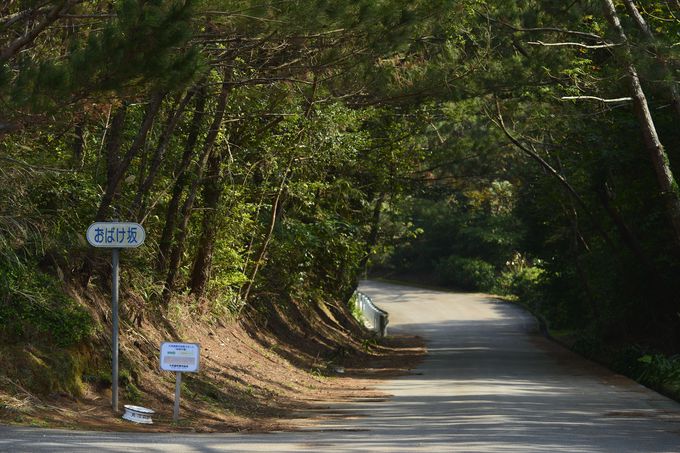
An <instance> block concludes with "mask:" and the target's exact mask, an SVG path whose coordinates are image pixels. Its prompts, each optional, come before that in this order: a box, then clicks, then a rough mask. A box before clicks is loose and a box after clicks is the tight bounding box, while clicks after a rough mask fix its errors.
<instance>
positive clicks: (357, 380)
mask: <svg viewBox="0 0 680 453" xmlns="http://www.w3.org/2000/svg"><path fill="white" fill-rule="evenodd" d="M128 306H134V304H130V305H128ZM183 306H185V305H183V304H178V305H177V307H176V310H175V312H174V315H172V318H173V319H172V321H168V320H167V319H163V320H160V319H157V320H156V321H153V322H152V320H150V319H146V320H143V321H141V320H140V318H139V317H138V316H136V315H135V314H134V313H133V310H132V311H131V310H128V311H124V313H123V320H124V321H123V323H122V325H121V335H120V356H121V362H120V363H121V366H120V368H121V373H120V375H121V379H120V380H119V382H120V408H121V410H122V408H123V405H125V404H134V405H140V406H144V407H148V408H151V409H153V410H154V411H156V414H155V415H154V424H153V425H136V424H132V423H130V422H127V421H124V420H122V419H121V418H120V414H114V413H113V412H112V410H111V407H110V402H111V386H110V364H109V363H108V360H109V358H110V353H108V351H107V352H106V353H104V352H102V353H101V354H99V357H98V358H94V359H92V360H86V361H87V362H89V363H85V364H84V365H83V371H82V375H81V376H79V377H80V379H77V380H78V381H79V382H77V385H78V387H79V391H77V392H65V391H59V390H57V391H54V392H51V393H48V394H39V393H36V392H35V391H32V390H31V386H30V382H28V381H27V379H28V378H26V376H28V375H25V376H24V377H22V371H21V369H20V368H21V367H20V366H18V367H15V368H14V372H13V373H5V374H0V422H2V423H18V424H28V425H37V426H50V427H65V428H74V429H75V428H77V429H95V430H115V431H121V430H129V431H183V432H233V431H271V430H288V429H295V427H297V426H300V425H301V424H305V423H308V422H309V421H310V420H313V419H315V418H319V417H330V416H332V411H324V409H325V408H328V405H329V403H332V402H335V401H347V400H350V399H352V398H370V397H381V396H384V395H380V394H378V393H376V392H375V391H374V390H372V389H373V388H374V386H375V385H376V384H377V383H378V381H379V380H381V379H384V378H388V377H392V376H396V375H399V374H403V373H407V372H408V370H410V369H412V368H413V367H415V366H416V365H417V363H418V362H419V360H420V358H421V357H422V355H423V354H424V346H423V342H422V341H421V339H420V338H418V337H390V338H387V339H384V340H375V339H373V338H372V337H370V336H369V335H367V334H366V333H365V332H364V333H363V334H362V333H361V331H360V329H359V328H358V326H357V325H356V324H353V322H352V321H351V320H350V319H349V318H347V317H346V313H347V312H346V310H344V309H343V308H342V307H338V306H337V305H336V306H333V305H326V304H315V305H314V306H313V307H310V306H305V307H301V306H299V305H298V304H287V305H286V306H285V309H283V308H275V309H270V310H269V314H268V315H267V316H266V317H265V316H254V315H250V316H248V315H245V316H243V317H242V318H241V319H240V320H238V321H237V320H231V321H229V322H224V321H222V322H217V321H214V319H213V320H210V318H209V317H208V316H206V315H205V314H201V313H200V309H197V308H196V307H194V308H193V309H188V308H180V307H183ZM272 306H274V307H276V305H272ZM104 312H105V308H104V306H102V310H101V313H99V315H101V316H102V321H103V325H104V330H105V332H102V334H101V335H100V338H99V341H98V343H99V344H97V345H96V346H93V348H92V349H94V350H95V352H93V350H89V351H88V352H87V354H90V355H92V354H95V355H97V353H96V349H98V348H104V349H106V347H107V346H108V345H107V344H106V342H107V341H106V339H107V338H108V335H109V334H108V332H110V330H108V329H109V328H110V327H108V326H109V324H107V323H106V321H107V319H106V316H105V315H104ZM133 320H134V322H132V321H133ZM159 326H163V327H159ZM163 341H186V342H195V343H200V345H201V364H200V370H199V372H198V373H185V374H184V375H183V381H182V399H181V409H180V418H181V420H180V421H179V422H178V423H173V421H172V409H173V398H174V385H175V375H174V373H171V372H163V371H160V370H159V364H158V361H159V358H158V355H159V349H160V344H161V342H163ZM2 347H3V346H0V348H2ZM32 348H34V347H33V346H32V345H18V346H17V345H15V346H13V349H11V350H12V351H13V352H12V357H13V358H15V359H16V358H17V357H23V356H25V355H26V354H28V355H30V356H36V355H38V356H39V354H36V353H34V352H35V351H32ZM4 350H5V352H7V351H10V349H8V348H5V349H4ZM87 354H85V355H83V354H81V355H80V357H87ZM10 360H11V359H10ZM97 367H99V371H94V369H95V368H97ZM106 372H108V373H109V374H108V379H109V381H108V382H107V379H106ZM34 374H35V373H34ZM34 377H35V376H34Z"/></svg>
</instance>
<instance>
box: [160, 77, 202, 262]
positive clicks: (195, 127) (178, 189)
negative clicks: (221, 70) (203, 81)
mask: <svg viewBox="0 0 680 453" xmlns="http://www.w3.org/2000/svg"><path fill="white" fill-rule="evenodd" d="M198 96H199V97H198V99H197V100H196V106H195V110H194V115H193V118H192V119H191V126H190V127H189V135H188V136H187V140H186V142H185V144H184V154H183V155H182V160H181V161H180V163H179V165H178V166H177V169H176V170H175V175H176V176H175V178H176V179H175V184H174V186H173V188H172V197H171V198H170V203H169V204H168V208H167V210H166V212H165V223H164V225H163V232H162V233H161V239H160V241H159V242H158V257H157V259H156V269H157V270H159V271H163V270H165V266H166V264H167V261H168V258H169V255H170V248H171V247H172V237H173V235H174V234H175V225H176V223H177V214H178V210H179V203H180V200H181V198H182V193H184V187H186V185H187V183H188V181H189V175H188V174H187V169H188V168H189V165H190V164H191V158H192V157H193V155H194V149H195V148H196V143H197V142H198V134H199V133H200V130H201V123H202V122H203V118H204V117H205V111H204V110H205V102H206V94H205V89H204V88H201V92H200V93H199V95H198Z"/></svg>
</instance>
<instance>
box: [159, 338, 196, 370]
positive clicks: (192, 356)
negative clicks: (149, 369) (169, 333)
mask: <svg viewBox="0 0 680 453" xmlns="http://www.w3.org/2000/svg"><path fill="white" fill-rule="evenodd" d="M200 357H201V345H200V344H198V343H177V342H172V341H164V342H163V343H161V357H160V365H161V370H163V371H179V372H180V373H197V372H198V369H199V364H200ZM173 359H175V360H174V361H173Z"/></svg>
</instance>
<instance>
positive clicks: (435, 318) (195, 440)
mask: <svg viewBox="0 0 680 453" xmlns="http://www.w3.org/2000/svg"><path fill="white" fill-rule="evenodd" d="M362 290H363V291H364V292H366V293H368V294H369V295H371V296H372V298H373V300H374V301H375V302H376V304H378V305H379V306H381V307H382V308H384V309H386V310H387V311H388V312H389V313H390V326H389V329H388V330H389V332H391V333H394V332H397V331H400V332H408V333H412V334H413V333H415V334H419V335H422V336H423V337H425V338H426V340H427V343H428V349H429V353H428V356H427V358H426V360H425V361H424V363H423V364H422V365H421V366H420V367H419V368H418V369H417V370H415V371H414V372H413V373H412V374H411V375H408V376H405V377H402V378H399V379H396V380H394V381H390V382H387V383H385V384H384V385H382V386H381V389H382V390H383V391H385V392H387V393H389V394H391V395H393V397H391V398H388V399H386V400H383V401H370V402H369V401H366V402H351V403H347V404H344V405H341V406H338V407H335V408H334V412H339V413H343V414H344V415H345V417H342V418H338V419H336V420H333V421H326V422H324V423H323V424H320V425H317V426H315V427H313V428H309V429H305V430H304V431H301V432H294V433H272V434H254V435H237V434H217V435H216V434H204V435H173V434H153V435H150V434H129V433H87V432H71V431H58V430H42V429H29V428H11V427H0V451H11V452H22V451H30V452H34V451H40V452H62V451H64V452H65V451H69V452H71V451H83V452H84V451H87V452H99V453H106V452H119V451H126V452H138V451H143V452H148V451H151V452H201V453H212V452H219V451H239V452H240V451H244V452H247V451H277V452H293V451H319V452H320V451H323V452H340V451H362V452H369V451H371V452H415V451H428V452H431V451H442V452H458V451H460V452H522V453H525V452H526V453H528V452H582V453H588V452H617V453H618V452H680V404H677V403H675V402H673V401H671V400H669V399H667V398H665V397H663V396H661V395H659V394H657V393H654V392H652V391H650V390H648V389H646V388H644V387H642V386H639V385H638V384H636V383H634V382H632V381H630V380H628V379H626V378H623V377H621V376H618V375H615V374H613V373H611V372H609V371H607V370H605V369H604V368H601V367H599V366H597V365H595V364H593V363H591V362H588V361H585V360H583V359H581V358H579V357H577V356H575V355H574V354H571V353H570V352H568V351H566V350H564V349H563V348H561V347H560V346H558V345H556V344H554V343H552V342H550V341H548V340H546V339H544V338H542V337H541V336H540V335H538V333H537V331H536V323H535V321H534V319H533V318H532V317H531V316H530V315H528V314H527V313H525V312H524V311H523V310H521V309H520V308H518V307H516V306H514V305H512V304H508V303H503V302H498V301H496V300H494V299H492V298H489V297H487V296H484V295H480V294H457V293H443V292H436V291H432V290H426V289H416V288H410V287H404V286H396V285H388V284H384V283H376V282H365V283H364V284H363V285H362Z"/></svg>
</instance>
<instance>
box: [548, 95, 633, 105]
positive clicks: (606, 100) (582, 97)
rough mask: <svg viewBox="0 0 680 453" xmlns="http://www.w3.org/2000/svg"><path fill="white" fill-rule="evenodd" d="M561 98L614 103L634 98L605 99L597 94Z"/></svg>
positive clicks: (563, 97) (562, 98)
mask: <svg viewBox="0 0 680 453" xmlns="http://www.w3.org/2000/svg"><path fill="white" fill-rule="evenodd" d="M560 100H561V101H581V100H588V101H600V102H604V103H605V104H613V103H617V102H632V101H633V98H631V97H623V98H613V99H604V98H599V97H597V96H562V97H561V98H560Z"/></svg>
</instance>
